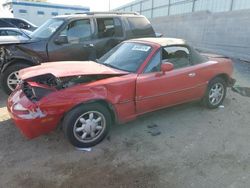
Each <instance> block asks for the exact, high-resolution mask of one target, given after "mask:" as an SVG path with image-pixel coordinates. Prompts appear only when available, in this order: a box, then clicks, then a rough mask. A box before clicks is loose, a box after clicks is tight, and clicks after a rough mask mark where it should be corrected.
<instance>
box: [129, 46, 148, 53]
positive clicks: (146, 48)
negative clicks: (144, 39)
mask: <svg viewBox="0 0 250 188" xmlns="http://www.w3.org/2000/svg"><path fill="white" fill-rule="evenodd" d="M132 50H136V51H143V52H147V51H149V50H150V46H141V45H135V46H134V47H133V48H132Z"/></svg>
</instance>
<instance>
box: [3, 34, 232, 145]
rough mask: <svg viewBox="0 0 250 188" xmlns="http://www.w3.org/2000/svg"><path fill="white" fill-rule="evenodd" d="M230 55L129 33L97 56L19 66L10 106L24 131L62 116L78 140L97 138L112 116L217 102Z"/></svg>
mask: <svg viewBox="0 0 250 188" xmlns="http://www.w3.org/2000/svg"><path fill="white" fill-rule="evenodd" d="M232 71H233V67H232V62H231V60H230V59H225V58H221V57H217V58H209V57H205V56H202V55H200V54H198V52H196V51H195V50H194V49H193V48H192V47H191V46H189V45H187V44H186V43H185V42H184V41H183V40H180V39H168V38H144V39H137V40H136V39H134V40H128V41H125V42H123V43H121V44H120V45H118V46H116V47H115V48H113V49H112V50H111V51H109V52H108V53H106V54H105V55H104V56H102V57H101V58H100V59H99V60H98V63H96V62H91V61H86V62H55V63H46V64H42V65H40V66H35V67H30V68H27V69H23V70H21V71H20V77H21V79H22V80H23V82H22V84H21V85H19V86H18V88H17V89H16V90H15V91H14V92H13V93H12V94H11V96H10V97H9V100H8V110H9V112H10V114H11V117H12V118H13V119H14V121H15V123H16V125H17V127H19V128H20V129H21V131H22V132H23V134H24V135H26V136H27V137H28V138H34V137H36V136H39V135H41V134H44V133H48V132H50V131H52V130H53V129H55V128H56V126H57V124H58V123H59V122H61V121H62V122H63V130H64V132H65V135H66V137H67V138H68V139H69V141H70V142H71V143H72V144H73V145H74V146H77V147H90V146H93V145H95V144H97V143H99V142H100V141H101V140H102V139H103V138H104V137H105V135H106V134H107V132H108V130H109V128H110V125H111V124H112V123H114V122H118V123H121V122H126V121H129V120H133V119H135V118H136V117H137V116H138V115H141V114H144V113H147V112H150V111H154V110H158V109H161V108H165V107H169V106H173V105H176V104H180V103H185V102H189V101H194V100H202V101H203V103H204V104H205V105H206V106H207V107H208V108H216V107H218V106H219V105H220V104H222V102H223V100H224V98H225V96H226V89H227V88H226V87H227V86H231V85H233V84H234V80H233V79H232V78H231V75H232Z"/></svg>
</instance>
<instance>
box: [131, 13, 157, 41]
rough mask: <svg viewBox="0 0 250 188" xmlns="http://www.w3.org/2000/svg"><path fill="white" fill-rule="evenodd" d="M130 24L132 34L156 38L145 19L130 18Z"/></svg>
mask: <svg viewBox="0 0 250 188" xmlns="http://www.w3.org/2000/svg"><path fill="white" fill-rule="evenodd" d="M128 22H129V25H130V28H131V30H132V33H133V34H134V35H135V36H136V37H155V32H154V30H153V28H152V26H151V24H150V22H149V21H148V20H147V19H146V18H144V17H129V18H128Z"/></svg>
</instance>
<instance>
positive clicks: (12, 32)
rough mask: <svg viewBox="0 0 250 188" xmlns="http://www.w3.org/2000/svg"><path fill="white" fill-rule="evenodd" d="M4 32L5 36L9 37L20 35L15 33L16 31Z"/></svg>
mask: <svg viewBox="0 0 250 188" xmlns="http://www.w3.org/2000/svg"><path fill="white" fill-rule="evenodd" d="M6 32H7V34H8V35H10V36H18V35H20V33H18V32H16V31H10V30H8V31H6Z"/></svg>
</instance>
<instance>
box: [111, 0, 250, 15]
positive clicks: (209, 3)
mask: <svg viewBox="0 0 250 188" xmlns="http://www.w3.org/2000/svg"><path fill="white" fill-rule="evenodd" d="M241 9H250V0H136V1H133V2H132V3H129V4H127V5H124V6H122V7H119V8H117V9H116V10H117V11H133V12H139V13H140V14H142V15H144V16H146V17H147V18H155V17H161V16H169V15H177V14H183V13H190V12H198V11H210V12H227V11H233V10H241Z"/></svg>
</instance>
